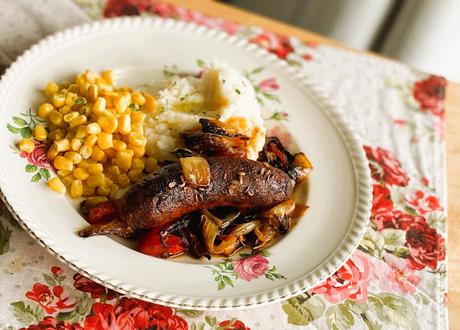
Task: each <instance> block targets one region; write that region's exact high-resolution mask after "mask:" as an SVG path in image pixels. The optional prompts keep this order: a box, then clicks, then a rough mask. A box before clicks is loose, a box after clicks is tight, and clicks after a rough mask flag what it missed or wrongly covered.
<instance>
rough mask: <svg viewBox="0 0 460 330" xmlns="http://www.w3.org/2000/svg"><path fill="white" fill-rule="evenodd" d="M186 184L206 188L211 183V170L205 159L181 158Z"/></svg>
mask: <svg viewBox="0 0 460 330" xmlns="http://www.w3.org/2000/svg"><path fill="white" fill-rule="evenodd" d="M179 161H180V165H181V167H182V174H183V176H184V178H185V182H186V183H187V184H188V185H190V186H192V187H206V186H207V185H209V183H210V182H211V169H210V168H209V164H208V161H207V160H206V159H205V158H203V157H196V156H194V157H187V158H180V159H179Z"/></svg>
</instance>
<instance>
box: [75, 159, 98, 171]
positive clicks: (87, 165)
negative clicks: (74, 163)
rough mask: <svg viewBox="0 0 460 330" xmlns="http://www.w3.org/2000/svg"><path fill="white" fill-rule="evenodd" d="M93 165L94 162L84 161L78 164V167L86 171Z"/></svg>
mask: <svg viewBox="0 0 460 330" xmlns="http://www.w3.org/2000/svg"><path fill="white" fill-rule="evenodd" d="M91 164H94V163H93V161H92V160H88V159H83V160H82V161H81V162H80V163H79V164H78V167H80V168H84V169H86V170H87V169H88V167H89V166H90V165H91Z"/></svg>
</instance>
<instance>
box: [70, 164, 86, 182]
mask: <svg viewBox="0 0 460 330" xmlns="http://www.w3.org/2000/svg"><path fill="white" fill-rule="evenodd" d="M73 176H74V178H75V179H78V180H81V181H84V180H86V179H87V178H88V177H89V173H88V171H87V170H86V169H85V168H81V167H79V168H76V169H74V170H73Z"/></svg>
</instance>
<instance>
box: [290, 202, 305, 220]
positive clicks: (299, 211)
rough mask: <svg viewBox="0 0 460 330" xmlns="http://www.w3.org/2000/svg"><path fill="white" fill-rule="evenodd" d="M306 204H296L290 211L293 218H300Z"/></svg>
mask: <svg viewBox="0 0 460 330" xmlns="http://www.w3.org/2000/svg"><path fill="white" fill-rule="evenodd" d="M308 207H309V206H308V205H305V204H296V205H295V208H294V211H292V217H293V218H300V217H301V216H302V215H304V213H305V212H306V211H307V210H308Z"/></svg>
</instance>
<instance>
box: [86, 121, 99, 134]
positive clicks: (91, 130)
mask: <svg viewBox="0 0 460 330" xmlns="http://www.w3.org/2000/svg"><path fill="white" fill-rule="evenodd" d="M86 132H87V133H88V134H95V135H97V134H99V133H101V126H99V124H98V123H91V124H88V126H86Z"/></svg>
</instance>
